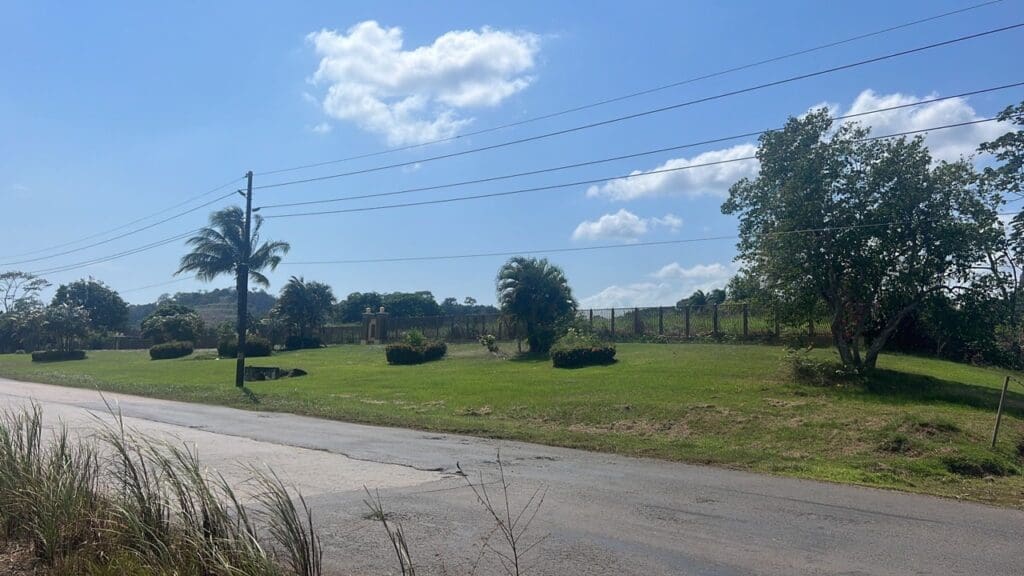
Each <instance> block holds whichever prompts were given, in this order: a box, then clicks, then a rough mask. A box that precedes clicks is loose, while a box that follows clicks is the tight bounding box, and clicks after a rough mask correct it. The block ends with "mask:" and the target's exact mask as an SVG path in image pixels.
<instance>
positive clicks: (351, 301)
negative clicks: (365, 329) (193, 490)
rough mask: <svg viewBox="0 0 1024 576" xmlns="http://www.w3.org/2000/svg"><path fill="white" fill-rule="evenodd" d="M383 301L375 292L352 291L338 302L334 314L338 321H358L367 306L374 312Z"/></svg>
mask: <svg viewBox="0 0 1024 576" xmlns="http://www.w3.org/2000/svg"><path fill="white" fill-rule="evenodd" d="M383 302H384V300H383V297H382V296H381V295H380V294H378V293H377V292H353V293H351V294H349V295H348V296H347V297H346V298H345V299H344V300H342V301H341V302H338V306H337V308H336V311H335V315H336V316H337V318H338V320H339V321H340V322H359V321H360V320H362V319H363V313H364V312H366V309H367V308H369V309H370V310H373V311H374V312H376V311H377V310H379V309H380V307H381V305H383Z"/></svg>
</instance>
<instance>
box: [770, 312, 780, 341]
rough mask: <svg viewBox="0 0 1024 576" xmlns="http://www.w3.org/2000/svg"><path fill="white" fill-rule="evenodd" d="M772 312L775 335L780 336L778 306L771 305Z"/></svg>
mask: <svg viewBox="0 0 1024 576" xmlns="http://www.w3.org/2000/svg"><path fill="white" fill-rule="evenodd" d="M772 312H774V315H775V337H776V338H778V337H779V336H782V326H781V324H780V323H779V309H778V307H772Z"/></svg>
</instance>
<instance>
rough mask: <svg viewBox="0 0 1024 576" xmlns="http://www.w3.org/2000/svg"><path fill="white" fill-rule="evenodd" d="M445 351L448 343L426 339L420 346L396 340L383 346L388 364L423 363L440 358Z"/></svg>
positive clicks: (446, 351)
mask: <svg viewBox="0 0 1024 576" xmlns="http://www.w3.org/2000/svg"><path fill="white" fill-rule="evenodd" d="M447 353H448V345H447V344H445V343H444V342H435V341H427V342H425V343H424V344H423V345H422V346H416V345H414V344H410V343H408V342H398V343H395V344H388V345H387V346H385V347H384V355H385V357H387V359H388V364H423V363H424V362H432V361H434V360H440V359H441V358H444V355H445V354H447Z"/></svg>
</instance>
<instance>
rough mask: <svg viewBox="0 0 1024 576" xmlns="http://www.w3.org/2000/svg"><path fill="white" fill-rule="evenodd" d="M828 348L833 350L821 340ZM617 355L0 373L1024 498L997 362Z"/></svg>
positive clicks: (706, 349) (1017, 389)
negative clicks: (253, 373)
mask: <svg viewBox="0 0 1024 576" xmlns="http://www.w3.org/2000/svg"><path fill="white" fill-rule="evenodd" d="M816 354H819V355H820V356H822V357H826V356H828V355H830V354H831V353H830V352H828V351H818V352H816ZM618 357H619V359H620V361H619V362H618V363H616V364H614V365H612V366H602V367H592V368H583V369H577V370H559V369H554V368H552V367H551V364H550V362H548V361H538V360H501V359H497V358H495V357H493V356H491V355H490V354H489V353H487V351H486V350H484V349H483V348H482V347H480V346H479V345H468V344H467V345H455V346H451V347H450V349H449V354H448V357H447V358H445V359H444V360H442V361H439V362H434V363H430V364H426V365H421V366H388V365H387V363H386V362H385V360H384V352H383V349H382V348H381V347H379V346H355V345H353V346H338V347H331V348H326V349H321V350H310V351H302V352H285V353H277V354H275V355H274V356H273V357H270V358H258V359H252V360H250V363H251V364H252V365H258V366H281V367H285V368H302V369H304V370H307V371H308V372H309V375H308V376H305V377H301V378H293V379H285V380H279V381H275V382H254V383H250V384H249V386H248V388H249V393H248V394H246V393H243V392H241V391H238V390H236V389H235V388H234V386H233V385H232V382H233V371H234V362H233V361H231V360H217V359H214V358H213V354H212V353H211V352H202V351H201V352H197V353H196V354H195V355H193V356H192V357H190V358H184V359H179V360H161V361H151V360H150V359H149V357H148V355H147V353H146V352H145V351H122V352H115V351H99V352H90V353H89V358H88V359H87V360H84V361H78V362H65V363H55V364H33V363H32V362H30V359H29V357H28V356H26V355H0V375H2V376H5V377H8V378H14V379H22V380H29V381H37V382H47V383H52V384H60V385H66V386H76V387H84V388H97V389H100V390H105V391H116V392H125V393H131V394H140V395H144V396H153V397H159V398H169V399H175V400H184V401H189V402H203V403H211V404H223V405H227V406H235V407H238V408H247V409H259V410H274V411H284V412H293V413H298V414H307V415H312V416H321V417H326V418H334V419H338V420H346V421H351V422H365V423H372V424H383V425H389V426H405V427H412V428H419V429H424V430H433V431H444V432H458V433H463V434H474V435H479V436H488V437H494V438H510V439H517V440H526V441H531V442H540V443H545V444H553V445H559V446H570V447H577V448H585V449H588V450H599V451H606V452H614V453H618V454H626V455H631V456H648V457H656V458H665V459H670V460H679V461H684V462H694V463H706V464H713V465H717V466H725V467H730V468H740V469H746V470H753V471H758V472H768V473H773V474H782V475H789V476H798V477H803V478H812V479H817V480H829V481H836V482H847V483H856V484H864V485H870V486H880V487H889V488H897V489H902V490H909V491H915V492H926V493H931V494H937V495H942V496H948V497H956V498H966V499H971V500H978V501H984V502H991V503H996V504H1001V505H1008V506H1013V507H1017V508H1024V476H1021V474H1020V469H1021V468H1024V460H1022V459H1021V458H1020V456H1019V454H1018V447H1017V446H1018V442H1020V441H1021V440H1022V438H1024V387H1022V386H1021V385H1020V384H1016V383H1012V384H1011V391H1010V394H1009V395H1008V402H1007V409H1006V414H1005V416H1004V419H1003V427H1002V432H1001V435H1000V444H999V446H998V448H997V450H995V451H991V450H989V448H988V444H989V441H990V438H991V433H992V426H993V423H994V420H995V409H996V405H997V403H998V399H999V390H1000V387H1001V385H1002V378H1003V376H1004V375H1005V374H1007V373H1006V372H1004V371H1001V370H997V369H989V368H978V367H972V366H967V365H962V364H956V363H951V362H945V361H937V360H931V359H924V358H917V357H910V356H896V355H889V356H884V357H883V358H882V360H881V361H880V368H882V371H881V372H879V373H878V374H877V375H876V376H875V377H874V378H873V379H872V380H871V381H870V382H869V383H867V384H866V385H865V384H854V385H844V386H838V387H827V388H824V387H816V386H810V385H804V384H797V383H794V382H793V380H792V378H791V377H790V373H789V369H788V367H787V363H786V361H785V351H784V350H783V349H782V348H778V347H772V346H760V345H727V344H621V345H619V354H618Z"/></svg>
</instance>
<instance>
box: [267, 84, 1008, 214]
mask: <svg viewBox="0 0 1024 576" xmlns="http://www.w3.org/2000/svg"><path fill="white" fill-rule="evenodd" d="M1019 86H1024V82H1015V83H1013V84H1004V85H1002V86H996V87H993V88H985V89H982V90H973V91H970V92H961V93H960V94H954V95H950V96H941V97H936V98H930V99H927V100H921V101H920V102H910V103H906V104H898V105H895V106H888V107H885V108H878V109H875V110H868V111H865V112H857V113H854V114H846V115H843V116H836V117H833V118H832V120H833V121H839V120H849V119H851V118H858V117H863V116H868V115H871V114H880V113H883V112H891V111H893V110H899V109H903V108H912V107H916V106H924V105H927V104H933V103H935V102H941V101H943V100H951V99H955V98H964V97H966V96H974V95H977V94H984V93H988V92H995V91H998V90H1006V89H1008V88H1016V87H1019ZM776 130H779V128H772V129H769V130H760V131H754V132H745V133H743V134H734V135H732V136H723V137H720V138H712V139H709V140H702V141H700V142H690V143H687V144H680V145H677V146H669V147H665V148H657V149H654V150H646V151H643V152H635V153H631V154H624V155H620V156H613V157H609V158H601V159H597V160H588V161H585V162H576V163H573V164H563V165H561V166H554V167H550V168H541V169H537V170H529V171H526V172H517V173H514V174H503V175H500V176H488V177H484V178H477V179H473V180H462V181H459V182H449V183H446V184H436V185H432V186H420V187H416V188H406V189H403V190H396V191H391V192H378V193H372V194H361V195H357V196H341V197H337V198H326V199H321V200H305V201H301V202H284V203H280V204H266V205H263V206H259V207H258V208H256V210H258V211H259V210H269V209H277V208H290V207H294V206H310V205H317V204H333V203H337V202H346V201H350V200H365V199H367V198H380V197H384V196H398V195H402V194H410V193H414V192H426V191H429V190H441V189H444V188H455V187H458V186H468V185H471V184H483V183H486V182H495V181H498V180H508V179H511V178H519V177H523V176H535V175H537V174H547V173H550V172H558V171H561V170H569V169H573V168H582V167H585V166H594V165H597V164H604V163H607V162H615V161H618V160H628V159H632V158H639V157H642V156H649V155H652V154H660V153H664V152H673V151H677V150H683V149H686V148H694V147H697V146H704V145H708V144H718V143H721V142H727V141H730V140H739V139H741V138H751V137H754V136H760V135H762V134H766V133H768V132H772V131H776Z"/></svg>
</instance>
